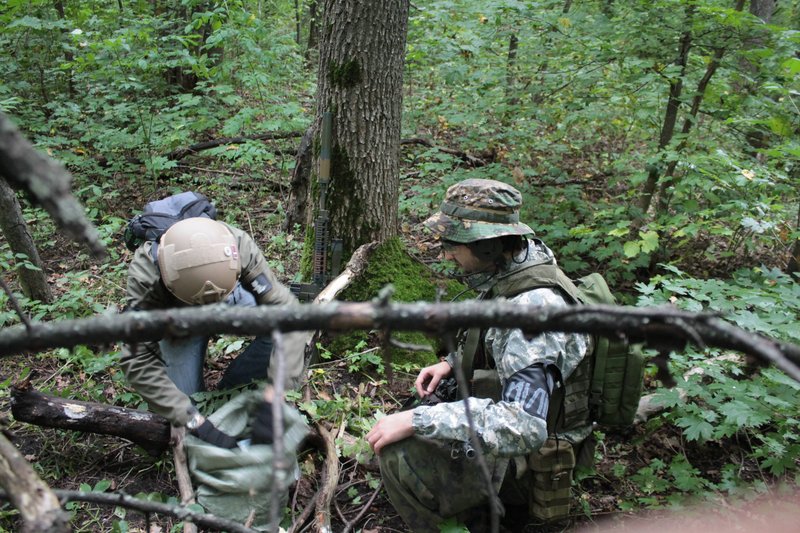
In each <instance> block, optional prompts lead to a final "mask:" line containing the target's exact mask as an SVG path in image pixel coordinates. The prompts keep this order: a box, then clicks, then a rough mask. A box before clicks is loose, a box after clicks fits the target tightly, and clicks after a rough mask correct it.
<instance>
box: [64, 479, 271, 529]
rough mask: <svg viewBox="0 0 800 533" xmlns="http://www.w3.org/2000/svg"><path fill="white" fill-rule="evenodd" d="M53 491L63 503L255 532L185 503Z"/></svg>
mask: <svg viewBox="0 0 800 533" xmlns="http://www.w3.org/2000/svg"><path fill="white" fill-rule="evenodd" d="M53 492H54V493H55V495H56V496H58V499H59V500H61V503H62V504H65V503H68V502H87V503H97V504H100V505H113V506H119V507H125V508H127V509H133V510H135V511H140V512H142V513H147V514H150V513H156V514H162V515H167V516H172V517H174V518H177V519H178V520H182V521H184V522H192V523H194V524H197V525H198V526H202V527H203V528H205V529H211V530H213V531H227V532H229V533H255V532H256V530H255V529H251V528H249V527H245V526H243V525H242V524H239V523H238V522H234V521H232V520H227V519H225V518H221V517H219V516H216V515H213V514H208V513H204V512H201V511H193V510H192V509H190V508H188V507H186V506H183V505H171V504H168V503H160V502H154V501H150V500H141V499H139V498H136V497H134V496H131V495H129V494H125V493H121V492H117V493H111V492H86V491H73V490H59V489H54V490H53Z"/></svg>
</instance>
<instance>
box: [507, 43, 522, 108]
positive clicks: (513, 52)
mask: <svg viewBox="0 0 800 533" xmlns="http://www.w3.org/2000/svg"><path fill="white" fill-rule="evenodd" d="M518 50H519V37H517V34H516V32H514V33H512V34H511V37H509V38H508V54H507V55H506V103H507V104H508V106H509V107H511V106H515V105H517V104H518V103H519V99H518V98H517V97H516V90H515V88H514V86H515V85H516V82H517V75H516V70H517V51H518ZM507 114H508V113H507Z"/></svg>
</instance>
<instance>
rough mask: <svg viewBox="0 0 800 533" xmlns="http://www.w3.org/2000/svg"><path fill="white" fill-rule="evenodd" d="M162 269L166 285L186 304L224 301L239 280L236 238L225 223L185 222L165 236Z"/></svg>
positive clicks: (161, 248)
mask: <svg viewBox="0 0 800 533" xmlns="http://www.w3.org/2000/svg"><path fill="white" fill-rule="evenodd" d="M158 267H159V269H161V279H162V280H163V281H164V285H165V286H166V287H167V289H168V290H169V291H170V292H171V293H172V294H174V295H175V296H176V297H177V298H178V299H179V300H181V301H182V302H186V303H187V304H189V305H202V304H208V303H215V302H220V301H222V300H224V299H225V298H226V297H227V296H228V295H229V294H230V293H231V291H232V290H233V288H234V287H235V286H236V282H237V281H238V280H239V273H240V272H241V263H240V259H239V250H238V248H237V246H236V238H235V237H234V236H233V234H232V233H231V232H230V230H229V229H228V228H227V227H226V226H225V225H224V224H222V223H221V222H217V221H216V220H211V219H210V218H204V217H196V218H187V219H185V220H181V221H180V222H176V223H175V224H173V225H172V226H171V227H170V228H169V229H168V230H167V231H166V232H165V233H164V235H162V236H161V241H160V243H159V247H158Z"/></svg>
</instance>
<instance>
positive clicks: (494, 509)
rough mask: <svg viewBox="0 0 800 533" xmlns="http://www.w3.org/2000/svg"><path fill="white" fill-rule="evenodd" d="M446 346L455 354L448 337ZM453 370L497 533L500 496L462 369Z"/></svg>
mask: <svg viewBox="0 0 800 533" xmlns="http://www.w3.org/2000/svg"><path fill="white" fill-rule="evenodd" d="M448 344H450V346H448V347H447V351H448V352H451V353H452V352H455V346H452V338H451V337H448ZM453 369H454V370H455V372H456V383H457V384H458V392H459V394H461V397H462V398H463V400H462V402H463V404H464V414H465V415H466V418H467V426H468V428H469V440H470V443H471V444H472V448H473V449H474V450H475V461H476V462H477V463H478V467H479V468H480V471H481V475H482V476H483V480H484V481H485V482H486V489H487V490H486V494H487V495H488V496H489V515H490V516H489V517H490V523H491V526H490V527H491V532H492V533H498V531H500V509H501V505H502V504H501V503H500V496H499V494H497V493H496V492H495V490H494V485H493V484H492V473H491V472H489V466H488V465H487V464H486V458H485V457H484V455H483V446H481V443H480V441H478V435H477V433H476V432H475V423H474V421H473V419H472V412H471V411H470V407H469V399H470V394H469V388H468V387H467V382H466V376H465V375H464V369H463V368H462V367H461V365H460V364H457V365H455V366H454V368H453Z"/></svg>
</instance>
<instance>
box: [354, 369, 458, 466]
mask: <svg viewBox="0 0 800 533" xmlns="http://www.w3.org/2000/svg"><path fill="white" fill-rule="evenodd" d="M445 364H446V363H445ZM448 366H449V365H448ZM413 416H414V411H401V412H399V413H394V414H392V415H387V416H385V417H383V418H381V419H380V420H378V422H377V423H376V424H375V425H374V426H373V428H372V429H371V430H370V432H369V433H367V442H369V445H370V446H371V447H372V450H373V451H374V452H375V453H377V454H380V453H381V449H382V448H383V447H384V446H386V445H387V444H391V443H393V442H397V441H400V440H403V439H407V438H408V437H410V436H412V435H413V434H414V426H412V424H411V420H412V418H413Z"/></svg>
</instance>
